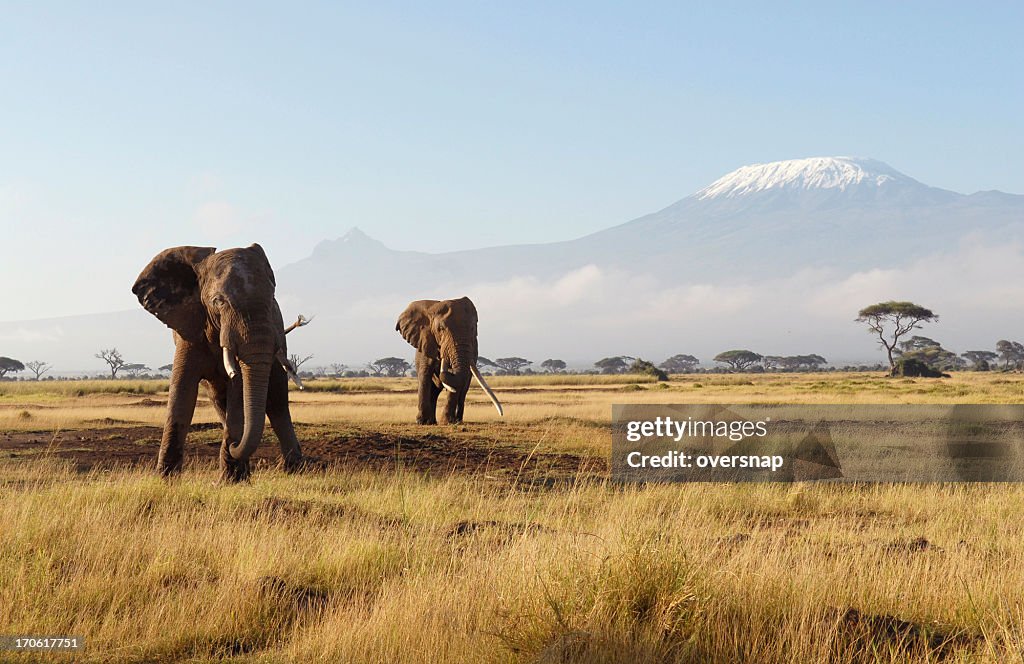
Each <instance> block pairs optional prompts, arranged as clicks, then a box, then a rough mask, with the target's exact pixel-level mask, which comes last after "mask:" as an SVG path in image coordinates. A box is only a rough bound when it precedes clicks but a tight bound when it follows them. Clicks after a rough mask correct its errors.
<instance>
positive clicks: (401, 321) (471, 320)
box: [395, 297, 502, 414]
mask: <svg viewBox="0 0 1024 664" xmlns="http://www.w3.org/2000/svg"><path fill="white" fill-rule="evenodd" d="M395 330H397V331H398V332H399V333H401V335H402V337H403V338H404V339H405V340H406V341H408V342H409V343H410V344H412V345H413V346H414V347H415V348H416V350H418V351H419V352H421V353H423V354H424V355H426V356H427V357H429V358H431V359H434V360H438V361H439V363H440V364H439V368H438V375H437V379H438V381H439V382H440V383H441V385H442V386H443V387H444V388H445V389H446V390H448V391H449V392H459V391H463V392H464V391H465V390H466V389H467V388H468V387H469V382H470V380H471V379H472V378H474V377H475V378H476V379H477V382H479V383H480V387H482V388H483V389H484V391H485V392H487V395H488V396H489V397H490V398H491V401H493V402H494V407H495V408H497V409H498V413H499V414H501V413H502V408H501V404H500V403H499V402H498V398H497V397H496V396H494V392H492V391H491V388H490V387H489V386H488V385H487V382H486V381H485V380H484V379H483V376H481V375H480V372H479V370H478V369H477V366H476V363H477V359H478V357H479V350H478V348H477V314H476V307H475V306H474V305H473V302H472V300H470V299H469V298H468V297H461V298H459V299H457V300H417V301H415V302H412V303H410V304H409V306H408V307H406V308H405V311H403V312H402V315H401V316H399V317H398V324H397V325H396V326H395Z"/></svg>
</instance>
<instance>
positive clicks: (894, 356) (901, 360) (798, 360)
mask: <svg viewBox="0 0 1024 664" xmlns="http://www.w3.org/2000/svg"><path fill="white" fill-rule="evenodd" d="M938 320H939V316H938V314H936V313H934V312H933V311H931V310H930V309H928V308H926V307H923V306H921V305H919V304H915V303H913V302H906V301H895V300H890V301H887V302H879V303H877V304H873V305H870V306H867V307H864V308H863V309H861V310H860V311H859V312H858V315H857V318H856V321H857V322H860V323H864V324H866V326H867V328H868V332H870V333H871V334H872V335H873V336H875V337H877V338H878V343H879V345H880V346H881V347H882V349H883V350H884V351H885V353H886V359H887V360H888V364H889V371H890V373H892V374H893V375H897V374H899V375H903V370H902V367H904V366H909V365H913V366H919V367H926V368H927V369H929V370H932V371H934V372H939V374H940V375H941V372H944V371H965V370H970V371H993V370H1001V371H1024V344H1021V343H1020V342H1018V341H1011V340H1008V339H1000V340H999V341H997V342H996V344H995V349H994V350H968V351H964V352H963V353H960V354H957V353H955V352H954V351H952V350H949V349H947V348H944V347H943V346H942V344H941V343H940V342H938V341H936V340H935V339H932V338H930V337H926V336H922V335H912V334H911V332H913V331H914V330H917V329H920V328H921V326H922V324H924V323H933V322H937V321H938ZM908 335H909V336H908ZM95 357H96V358H98V359H101V360H103V362H105V363H106V364H107V367H108V369H109V375H108V376H107V377H109V378H110V379H117V378H120V377H127V378H158V377H164V376H166V375H167V374H169V373H170V371H171V369H172V365H170V364H165V365H163V366H161V367H159V368H158V369H156V370H153V369H150V368H149V367H148V366H146V365H145V364H141V363H133V362H129V361H127V360H126V359H125V358H124V357H123V356H122V354H121V353H120V351H118V349H117V348H116V347H115V348H107V349H102V350H100V351H99V352H98V353H96V355H95ZM311 359H313V356H312V355H307V356H300V355H296V354H292V355H290V356H289V361H290V362H291V364H292V365H293V366H294V367H295V370H296V371H297V372H299V374H300V375H301V376H302V377H303V378H318V377H325V378H327V377H331V378H352V377H369V376H376V377H386V378H399V377H403V376H415V374H416V370H415V367H414V366H413V365H412V364H411V363H410V362H409V361H408V360H406V359H404V358H400V357H383V358H380V359H377V360H374V361H373V362H370V363H368V364H366V365H365V368H361V369H359V368H350V367H348V366H347V365H345V364H340V363H332V364H330V365H328V366H319V367H313V368H310V369H305V370H303V369H302V367H303V365H305V364H306V363H307V362H308V361H309V360H311ZM712 361H713V362H714V363H716V365H713V366H709V367H701V362H700V360H699V359H697V358H696V357H695V356H693V355H688V354H685V353H679V354H676V355H672V356H671V357H669V358H667V359H665V360H663V361H662V362H661V363H659V364H657V365H656V364H654V363H653V362H650V361H648V360H645V359H643V358H639V357H634V356H631V355H613V356H609V357H603V358H601V359H599V360H597V361H596V362H594V364H593V368H592V369H586V370H576V371H570V370H569V369H568V365H567V363H566V362H565V361H564V360H561V359H557V358H548V359H546V360H543V361H542V362H540V364H539V365H538V366H539V369H540V370H539V371H536V370H534V369H533V368H532V366H531V365H533V364H534V363H533V361H532V360H528V359H526V358H523V357H518V356H510V357H499V358H497V359H495V360H490V359H488V358H486V357H484V356H480V357H479V358H478V362H477V366H478V367H479V368H480V370H481V371H482V372H484V373H489V374H493V375H498V376H520V375H532V374H537V373H548V374H559V373H582V374H647V375H651V376H655V377H656V378H658V379H659V380H667V379H668V375H669V374H684V373H725V372H729V373H732V372H769V371H771V372H813V371H823V370H825V369H826V367H827V365H828V360H826V359H825V358H824V357H822V356H821V355H818V354H817V353H809V354H806V355H762V354H760V353H757V352H754V351H752V350H749V349H745V348H741V349H732V350H726V351H722V352H721V353H718V354H717V355H715V356H714V358H713V359H712ZM52 367H53V365H51V364H50V363H48V362H44V361H42V360H32V361H30V362H24V363H22V362H21V361H19V360H16V359H14V358H10V357H3V356H0V380H3V379H8V377H9V376H10V377H13V375H14V374H16V373H20V372H23V371H26V370H27V371H29V372H30V373H31V374H32V375H33V376H34V378H32V380H42V379H43V376H44V375H45V374H46V373H47V372H48V371H50V369H52ZM883 368H884V365H880V364H875V365H859V366H846V367H842V368H841V369H840V370H842V371H874V370H878V369H883ZM51 378H52V377H51Z"/></svg>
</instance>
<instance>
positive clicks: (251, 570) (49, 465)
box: [0, 374, 1024, 662]
mask: <svg viewBox="0 0 1024 664" xmlns="http://www.w3.org/2000/svg"><path fill="white" fill-rule="evenodd" d="M532 381H533V382H531V381H524V380H521V379H509V382H508V384H502V381H500V380H495V381H494V387H495V388H496V389H497V390H498V391H499V394H500V395H501V397H502V399H503V401H505V403H506V404H507V406H508V409H507V413H508V418H509V419H510V420H512V421H513V422H515V423H520V424H522V423H532V425H531V426H530V427H529V428H527V430H529V431H535V432H536V433H535V435H533V436H531V437H529V439H524V440H521V441H516V442H517V444H519V445H522V446H523V447H525V448H527V449H529V448H531V447H533V446H535V445H537V444H538V443H539V442H541V441H543V442H544V444H545V446H547V447H554V448H558V447H559V446H561V447H563V448H583V449H586V450H587V451H589V452H591V453H594V454H602V455H606V454H607V449H608V444H609V440H610V436H609V434H608V430H607V429H606V428H605V427H604V426H603V425H604V424H606V423H607V421H608V419H609V417H610V410H611V409H610V405H611V404H612V403H623V402H653V403H658V402H676V403H687V402H690V403H696V402H701V403H703V402H722V403H730V402H734V403H742V402H767V403H783V402H788V403H893V402H903V401H907V402H915V403H938V402H942V403H953V402H956V403H986V402H1005V403H1012V402H1018V401H1019V400H1020V395H1021V387H1022V386H1024V377H1020V376H1016V375H1009V374H990V375H985V374H958V375H955V376H954V377H953V378H951V379H948V380H943V381H928V380H923V379H921V380H916V381H901V380H890V379H883V378H880V377H878V376H873V375H868V374H812V375H781V376H780V375H774V376H773V375H764V376H709V375H701V376H684V377H674V380H673V381H672V382H671V383H670V384H669V385H668V387H667V388H661V387H659V386H657V385H655V384H642V385H640V384H639V383H637V382H636V381H633V380H631V379H629V378H627V379H625V381H623V382H618V383H616V382H610V383H609V382H596V381H595V382H593V383H586V382H584V383H581V384H576V385H566V384H563V385H551V384H550V383H547V384H544V383H543V382H541V381H539V380H537V379H532ZM630 385H640V387H639V388H631V387H629V386H630ZM4 387H6V385H5V386H4ZM19 387H20V386H19ZM386 387H387V389H386V390H384V389H377V388H373V389H369V390H367V391H360V390H359V389H358V388H355V387H351V388H348V389H346V390H344V391H337V392H309V393H293V396H294V398H295V407H294V413H295V419H296V420H297V421H299V422H303V423H315V422H325V423H335V424H340V423H344V422H359V423H361V424H360V426H366V425H368V424H370V425H372V424H373V423H376V424H377V426H380V427H395V426H398V424H407V423H408V421H409V420H410V419H411V418H412V417H413V415H414V402H415V396H414V393H413V392H412V391H410V390H411V389H413V386H412V382H411V381H395V382H394V385H392V384H391V383H387V384H386ZM48 394H50V395H51V396H52V393H42V394H40V393H38V392H37V393H33V392H31V391H28V392H25V393H22V394H17V395H13V396H12V395H11V393H9V392H4V393H3V396H2V400H0V404H2V406H0V430H5V429H10V428H26V427H27V425H26V423H25V421H23V420H21V419H19V418H18V416H17V415H16V413H18V412H21V411H28V412H30V413H31V420H29V421H30V422H32V426H35V427H37V428H43V429H45V428H47V427H49V426H52V425H54V423H58V422H59V423H61V425H62V426H79V425H81V424H83V423H84V424H85V425H86V426H103V424H102V423H90V422H89V420H93V419H101V418H103V417H110V418H113V419H119V420H132V421H142V422H152V423H159V422H160V421H162V419H163V409H162V406H160V405H159V404H157V405H146V404H142V405H131V404H132V403H133V402H139V401H141V400H142V399H144V398H150V399H153V400H154V401H162V400H163V399H164V398H165V397H164V396H162V395H161V394H160V393H159V392H153V393H150V392H145V391H142V392H138V393H135V394H131V395H124V394H105V393H98V394H97V393H90V394H85V395H83V396H71V397H67V396H63V397H60V396H59V395H58V397H59V398H56V397H54V398H51V397H50V396H47V395H48ZM47 407H49V408H47ZM9 411H13V412H14V413H15V415H11V414H10V412H9ZM492 414H493V409H491V408H490V406H489V404H488V403H487V402H486V401H484V400H482V399H480V398H479V392H477V394H476V396H474V400H473V403H472V404H471V406H470V407H469V408H468V409H467V419H468V421H469V424H468V425H467V427H469V428H470V429H474V430H478V431H480V432H483V435H491V434H492V433H493V435H494V437H495V439H496V440H497V438H498V437H499V436H500V435H502V434H501V432H502V431H503V429H502V427H503V426H504V425H499V424H492V423H490V422H491V420H493V419H494V418H493V417H492ZM200 415H201V417H203V418H207V419H212V418H210V415H212V413H210V412H209V411H208V409H201V410H200ZM480 422H484V423H483V424H480ZM516 430H517V431H518V430H520V428H516ZM504 442H507V441H504V440H503V443H504ZM41 456H42V458H39V459H37V460H31V461H29V460H23V459H17V460H14V459H6V460H4V459H0V484H2V487H0V524H3V533H4V535H3V538H2V539H0V633H4V634H16V633H23V634H24V633H34V634H42V633H45V634H69V635H79V636H83V637H85V639H86V644H87V645H86V648H85V650H84V651H82V652H81V653H79V654H77V655H75V656H74V661H84V662H120V661H138V662H149V661H214V660H218V661H220V660H230V661H238V662H292V661H313V662H338V661H345V662H348V661H368V662H392V661H399V662H419V661H438V662H467V661H472V662H475V661H481V662H549V661H550V662H591V661H607V662H663V661H679V662H714V661H721V662H735V661H743V662H817V661H828V662H833V661H834V662H874V661H882V662H904V661H914V662H933V661H940V660H942V661H980V662H1006V661H1021V660H1022V657H1021V652H1022V648H1024V604H1022V603H1021V601H1022V599H1021V598H1022V597H1024V545H1022V538H1024V488H1021V487H1019V486H1018V485H871V486H837V485H813V484H803V485H665V486H647V487H638V486H627V487H622V486H615V485H611V484H608V483H606V482H605V481H601V480H598V481H594V480H588V481H582V482H577V483H575V484H571V485H555V486H553V487H548V488H546V489H538V488H530V487H536V486H537V485H536V484H524V483H522V482H513V481H510V480H508V479H500V480H495V479H493V478H488V477H485V476H482V475H477V474H451V475H447V476H443V477H426V476H423V475H419V474H417V473H414V472H411V471H409V470H403V469H401V468H398V469H396V470H395V471H394V472H369V471H364V470H353V469H346V468H333V469H331V470H330V471H328V472H325V473H318V474H309V475H297V476H288V475H284V474H281V473H279V472H277V471H272V470H267V471H262V472H259V473H257V475H256V476H255V478H254V481H253V483H252V484H251V485H243V486H216V485H214V484H213V480H214V478H215V471H214V470H213V469H206V468H192V469H190V470H188V471H187V472H186V474H185V475H184V476H183V477H182V478H180V479H178V480H175V481H172V482H164V481H161V480H159V479H158V478H156V477H153V476H152V475H151V474H150V473H149V472H148V471H146V470H119V471H112V472H107V473H93V474H90V475H76V474H75V473H73V472H72V471H71V470H69V469H68V467H67V466H63V465H62V464H61V463H60V462H58V461H57V460H55V459H49V458H46V457H45V455H41ZM522 479H533V478H522ZM850 609H855V610H856V611H858V612H859V614H858V613H848V611H849V610H850ZM856 616H859V617H860V618H859V620H857V619H855V617H856ZM55 659H60V658H59V657H55ZM0 660H2V661H8V660H12V661H37V660H38V656H28V655H26V656H24V657H23V658H22V659H21V660H18V659H17V658H16V657H13V656H12V655H11V653H2V654H0Z"/></svg>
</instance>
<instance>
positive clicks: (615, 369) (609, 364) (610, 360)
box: [594, 355, 636, 374]
mask: <svg viewBox="0 0 1024 664" xmlns="http://www.w3.org/2000/svg"><path fill="white" fill-rule="evenodd" d="M634 360H636V358H635V357H630V356H629V355H613V356H612V357H603V358H601V359H600V360H598V361H597V362H594V366H595V367H597V368H598V369H600V370H601V373H603V374H620V373H625V371H626V369H628V368H629V365H630V364H631V363H632V362H633V361H634Z"/></svg>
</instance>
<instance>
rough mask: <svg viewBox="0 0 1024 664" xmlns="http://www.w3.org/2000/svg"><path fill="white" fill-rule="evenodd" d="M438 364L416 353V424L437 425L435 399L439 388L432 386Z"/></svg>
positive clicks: (438, 393)
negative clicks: (417, 398) (417, 391)
mask: <svg viewBox="0 0 1024 664" xmlns="http://www.w3.org/2000/svg"><path fill="white" fill-rule="evenodd" d="M439 369H440V364H439V363H437V366H435V360H432V359H431V358H429V357H427V356H426V355H425V354H423V353H420V352H417V353H416V378H417V380H418V381H419V412H418V413H417V415H416V424H437V397H438V395H440V394H441V388H440V387H439V386H438V385H436V384H434V377H435V375H436V372H437V371H438V370H439Z"/></svg>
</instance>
